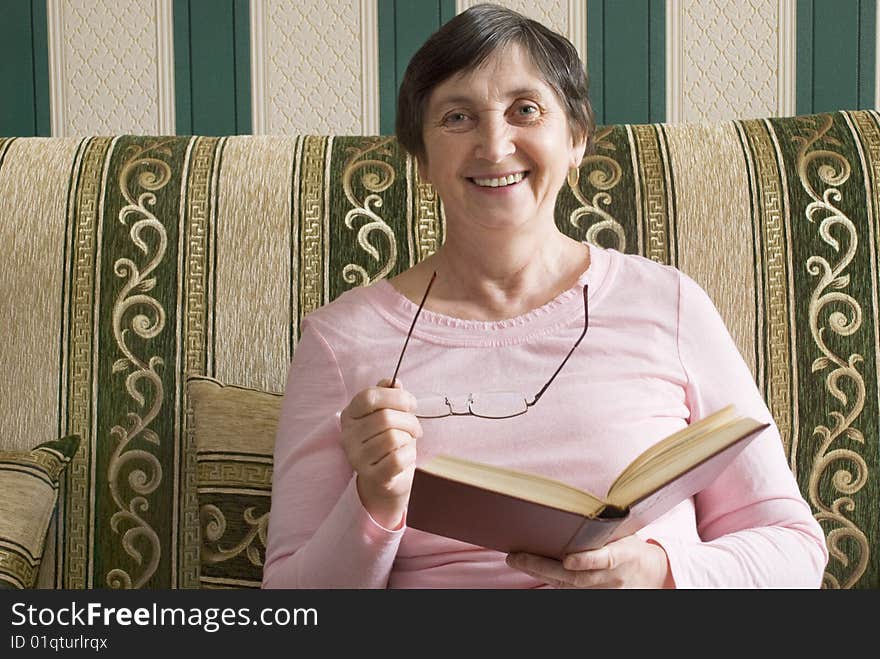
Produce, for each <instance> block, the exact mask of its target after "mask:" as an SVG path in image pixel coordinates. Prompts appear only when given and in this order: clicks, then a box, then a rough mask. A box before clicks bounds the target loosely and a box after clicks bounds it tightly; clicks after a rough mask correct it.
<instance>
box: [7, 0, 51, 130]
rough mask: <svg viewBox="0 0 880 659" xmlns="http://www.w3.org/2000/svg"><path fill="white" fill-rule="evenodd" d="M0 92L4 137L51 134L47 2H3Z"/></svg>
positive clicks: (17, 0) (13, 0) (40, 0)
mask: <svg viewBox="0 0 880 659" xmlns="http://www.w3.org/2000/svg"><path fill="white" fill-rule="evenodd" d="M0 89H2V90H3V91H2V92H0V135H6V136H22V137H33V136H48V135H50V134H51V125H50V119H49V44H48V40H47V28H46V2H45V0H2V12H0Z"/></svg>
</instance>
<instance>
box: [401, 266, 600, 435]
mask: <svg viewBox="0 0 880 659" xmlns="http://www.w3.org/2000/svg"><path fill="white" fill-rule="evenodd" d="M436 278H437V273H436V272H435V273H434V274H433V275H432V277H431V281H429V282H428V288H427V289H426V290H425V295H424V296H423V297H422V301H421V303H420V304H419V308H418V310H417V311H416V315H415V318H413V321H412V325H410V328H409V332H407V335H406V341H404V344H403V350H401V351H400V358H399V359H398V360H397V367H396V368H395V369H394V375H393V376H392V378H391V386H392V387H393V386H394V384H395V382H397V373H398V372H399V371H400V364H401V363H402V362H403V355H404V353H406V348H407V346H408V345H409V338H410V337H411V336H412V333H413V329H414V328H415V326H416V321H417V320H418V319H419V314H421V313H422V307H424V306H425V300H427V299H428V293H430V292H431V286H433V285H434V280H435V279H436ZM588 288H589V286H588V285H584V331H583V332H581V335H580V336H579V337H578V340H577V341H575V343H574V345H573V346H572V348H571V350H569V351H568V354H567V355H566V356H565V359H563V360H562V363H561V364H560V365H559V368H557V369H556V371H555V372H554V373H553V375H551V376H550V379H549V380H548V381H547V384H545V385H544V386H543V387H541V390H540V391H539V392H538V393H537V394H535V396H534V398H532V400H531V401H529V400H528V398H527V397H526V396H525V395H524V394H522V393H518V392H514V391H491V392H487V393H477V394H473V393H471V394H468V395H467V398H466V399H462V400H454V399H450V397H449V396H445V395H443V394H437V393H427V394H417V395H416V399H417V401H418V408H417V409H418V411H417V412H416V416H417V417H418V418H420V419H442V418H443V417H447V416H476V417H480V418H482V419H509V418H512V417H515V416H519V415H521V414H525V413H526V412H528V411H529V408H530V407H532V406H533V405H534V404H535V403H537V402H538V400H540V398H541V396H543V395H544V392H546V391H547V388H548V387H549V386H550V383H551V382H553V380H555V379H556V376H557V375H559V372H560V371H561V370H562V367H563V366H565V363H566V362H567V361H568V358H569V357H571V355H572V353H573V352H574V351H575V348H577V347H578V346H579V345H580V342H581V341H582V340H583V338H584V336H585V335H586V334H587V328H588V327H589V326H590V313H589V308H588V307H587V289H588Z"/></svg>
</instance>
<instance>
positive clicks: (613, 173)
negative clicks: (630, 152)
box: [567, 126, 626, 252]
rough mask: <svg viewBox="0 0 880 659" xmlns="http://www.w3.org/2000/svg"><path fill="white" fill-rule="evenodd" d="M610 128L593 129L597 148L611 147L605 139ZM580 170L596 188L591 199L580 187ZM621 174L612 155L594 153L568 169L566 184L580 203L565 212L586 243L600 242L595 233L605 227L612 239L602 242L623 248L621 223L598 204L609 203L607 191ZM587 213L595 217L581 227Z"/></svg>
mask: <svg viewBox="0 0 880 659" xmlns="http://www.w3.org/2000/svg"><path fill="white" fill-rule="evenodd" d="M612 130H613V127H611V126H609V127H607V128H603V129H602V130H600V131H598V132H597V133H596V137H595V138H594V141H595V145H596V150H597V151H598V150H599V149H604V150H606V151H614V150H615V146H614V144H613V143H612V142H611V141H610V140H607V139H605V138H606V137H608V135H610V134H611V131H612ZM584 173H586V178H587V181H588V182H589V183H590V185H592V186H593V187H594V188H596V189H597V190H599V192H597V193H596V194H594V195H593V198H592V199H587V196H586V195H585V194H584V193H583V191H582V190H581V187H580V183H581V178H582V176H583V174H584ZM622 176H623V170H622V169H621V168H620V164H618V162H617V161H616V160H615V159H614V158H611V157H610V156H606V155H601V154H597V153H594V154H591V155H589V156H586V157H585V158H584V159H583V161H582V162H581V166H580V167H579V168H576V169H572V170H571V171H570V172H569V174H568V179H567V183H568V187H569V188H571V191H572V193H574V196H575V198H576V199H577V200H578V202H580V204H581V205H580V207H579V208H576V209H575V210H573V211H572V212H571V214H570V215H569V216H568V221H569V222H570V223H571V225H572V226H573V227H575V228H576V229H579V230H582V231H584V240H585V241H586V242H589V243H594V244H597V245H598V244H600V243H599V240H598V238H599V234H601V233H603V232H606V231H608V232H611V234H612V235H613V236H614V239H615V241H616V242H615V244H613V245H604V246H605V247H611V248H613V249H616V250H617V251H619V252H624V251H625V250H626V235H625V234H624V231H623V226H622V225H621V224H620V222H618V221H617V220H616V219H615V218H614V217H613V216H612V215H611V214H610V213H609V212H608V211H607V210H604V209H603V208H602V206H609V205H610V204H611V202H612V200H613V197H612V196H611V194H610V193H609V191H610V190H613V189H614V187H615V186H616V185H617V184H618V183H620V180H621V178H622ZM588 217H595V218H598V220H597V221H596V222H595V223H593V224H591V225H590V226H588V227H587V228H586V230H584V228H583V227H582V226H581V223H582V221H583V218H588Z"/></svg>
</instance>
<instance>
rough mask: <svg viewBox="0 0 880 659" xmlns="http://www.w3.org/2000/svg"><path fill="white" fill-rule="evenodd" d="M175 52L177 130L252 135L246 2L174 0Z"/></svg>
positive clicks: (248, 24)
mask: <svg viewBox="0 0 880 659" xmlns="http://www.w3.org/2000/svg"><path fill="white" fill-rule="evenodd" d="M174 54H175V55H174V93H175V105H176V108H175V109H176V112H175V123H176V129H177V134H178V135H192V134H195V135H247V134H249V133H250V132H251V105H250V103H251V72H250V66H251V61H250V10H249V3H248V0H175V1H174Z"/></svg>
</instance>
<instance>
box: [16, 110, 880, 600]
mask: <svg viewBox="0 0 880 659" xmlns="http://www.w3.org/2000/svg"><path fill="white" fill-rule="evenodd" d="M878 204H880V115H878V114H876V113H874V112H867V111H865V112H840V113H833V114H823V115H815V116H802V117H791V118H781V119H768V120H750V121H738V122H723V123H717V124H705V125H698V124H682V125H623V126H608V127H604V128H601V129H600V130H599V133H598V135H597V149H596V153H595V154H594V155H592V156H590V157H589V158H587V159H586V160H585V162H584V164H583V166H582V167H581V170H580V172H579V177H577V178H575V177H572V180H570V181H569V185H568V186H566V187H565V188H564V189H563V191H562V193H561V194H560V198H559V203H558V207H557V219H558V225H559V227H560V229H561V230H562V231H564V232H565V233H567V234H569V235H571V236H574V237H576V238H578V239H582V240H588V241H592V242H594V243H597V244H600V245H603V246H606V247H614V248H616V249H619V250H621V251H626V252H637V253H641V254H644V255H646V256H648V257H649V258H651V259H655V260H657V261H661V262H664V263H671V264H674V265H676V266H678V267H680V268H681V269H682V270H683V271H685V272H686V273H688V274H690V275H691V276H692V277H694V279H696V280H697V281H698V282H699V283H700V284H702V285H703V286H704V287H705V288H706V290H707V291H708V293H709V294H710V296H711V297H712V298H713V299H714V300H715V302H716V304H717V306H718V308H719V311H720V312H721V314H722V316H723V317H724V318H725V320H726V321H727V323H728V326H729V327H730V330H731V333H732V335H733V337H734V339H735V340H736V341H737V343H738V345H739V346H740V348H741V350H742V354H743V356H744V357H745V359H746V361H747V362H748V364H749V365H750V367H751V368H752V370H753V372H754V375H755V378H756V382H757V383H758V386H759V388H760V390H761V392H762V393H763V395H764V396H765V398H766V400H767V402H768V404H769V406H770V408H771V410H772V411H773V413H774V415H775V418H776V419H777V421H778V423H779V426H780V429H781V431H782V436H783V444H784V449H785V452H786V455H787V456H788V459H789V462H790V465H791V468H792V470H793V472H794V473H795V474H796V476H797V479H798V482H799V483H800V484H801V487H802V490H803V493H804V496H805V498H806V499H807V501H808V502H809V503H810V505H811V506H812V507H813V510H814V512H815V515H816V517H817V519H818V520H819V521H820V522H821V524H822V526H823V528H824V529H825V531H826V533H827V537H828V544H829V548H830V549H831V560H830V563H829V565H828V568H827V573H826V578H825V586H826V587H842V588H851V587H860V588H865V587H878V586H880V555H878V549H880V546H878V528H880V527H878V517H880V507H878V506H877V500H878V494H880V492H878V490H880V480H878V461H880V451H878V445H880V437H878V363H877V353H878V350H877V345H878V325H877V314H878V284H877V267H878V263H877V262H878V231H880V226H878V211H877V206H878ZM443 238H444V223H443V213H442V207H441V206H440V204H439V201H438V199H437V197H436V196H435V195H434V192H433V190H432V188H431V187H430V186H428V185H425V184H423V183H421V182H420V181H419V179H418V174H417V170H416V168H415V167H413V163H412V161H411V160H410V159H408V158H406V157H405V156H404V154H403V153H402V152H401V150H400V148H399V147H398V145H397V144H396V142H395V141H394V140H393V139H391V138H379V137H365V136H364V137H338V136H337V137H330V136H294V137H280V136H272V137H221V138H213V137H192V138H191V137H169V138H160V137H152V136H110V137H91V138H87V139H66V138H52V139H45V138H43V139H41V138H27V139H25V138H18V139H5V140H0V251H2V258H0V290H2V291H4V293H3V295H4V297H3V308H2V310H0V311H2V315H3V317H4V318H5V319H10V320H11V322H9V324H8V325H7V327H9V329H8V330H7V336H8V337H9V338H8V340H7V345H14V346H16V349H15V350H4V351H2V352H0V367H2V369H3V372H4V373H6V374H8V375H7V377H8V378H12V377H15V386H14V387H3V388H2V393H0V415H2V418H3V419H4V421H5V422H6V427H7V428H12V429H13V433H11V434H5V435H4V437H3V440H2V441H3V442H6V443H7V444H8V443H12V444H13V445H14V444H16V443H21V442H25V441H26V440H27V438H29V437H34V436H41V435H42V436H45V435H46V433H47V432H50V431H51V433H52V434H53V435H60V434H63V433H78V434H80V435H81V436H82V438H83V441H82V445H81V447H80V449H79V452H78V453H77V454H76V456H75V458H74V460H73V462H72V463H71V466H70V469H69V470H68V472H67V475H66V480H65V482H64V484H63V487H62V497H64V499H65V501H66V505H65V507H64V510H65V514H64V515H63V516H59V517H58V519H57V524H56V526H55V527H54V529H53V537H54V541H53V543H52V548H51V552H48V551H47V557H46V559H44V568H46V569H44V570H43V572H42V573H41V583H42V584H45V585H54V586H63V587H67V588H87V587H114V588H117V587H133V588H140V587H149V588H158V587H197V586H198V585H199V553H200V546H199V542H200V541H199V538H200V528H199V509H198V499H197V482H196V479H197V470H196V456H195V452H194V450H193V448H192V447H191V446H189V445H188V443H187V441H186V433H185V432H184V426H185V416H186V409H187V401H186V400H185V398H186V395H185V393H186V392H185V387H184V385H183V383H184V378H185V377H186V376H187V375H190V374H201V375H207V376H210V377H213V378H216V379H218V380H219V381H221V382H225V383H233V384H236V385H240V386H243V387H249V388H253V389H263V390H268V391H281V390H283V387H284V385H285V375H286V370H287V365H288V363H289V360H290V357H291V355H292V353H293V351H294V350H295V347H296V342H297V337H298V332H299V327H300V322H301V319H302V317H303V316H304V315H305V314H306V313H308V312H309V311H311V310H312V309H315V308H316V307H318V306H319V305H321V304H324V303H325V302H327V301H329V300H331V299H333V298H335V297H336V296H337V295H339V294H340V293H341V292H342V291H344V290H346V289H348V288H350V287H353V286H358V285H361V284H365V283H367V282H370V281H373V280H375V279H377V278H380V277H386V276H390V275H393V274H395V273H397V272H399V271H401V270H402V269H404V268H406V267H408V266H409V265H411V264H413V263H415V262H417V261H419V260H420V259H422V258H424V257H425V256H426V255H427V254H429V253H431V252H432V251H433V250H435V249H436V248H437V246H438V245H439V244H440V243H441V242H442V241H443ZM355 338H356V337H355ZM19 447H20V446H4V448H19ZM49 553H51V554H52V556H51V557H50V556H48V554H49ZM50 558H51V560H50ZM47 564H50V565H49V567H46V565H47ZM215 567H217V566H215ZM218 570H219V568H218ZM214 574H215V576H218V578H220V577H221V575H220V573H219V571H218V572H215V573H214Z"/></svg>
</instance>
